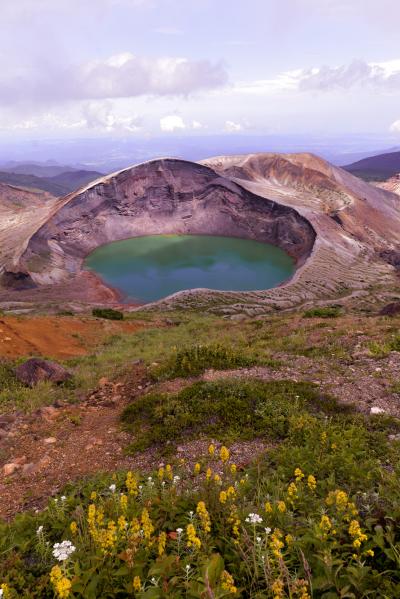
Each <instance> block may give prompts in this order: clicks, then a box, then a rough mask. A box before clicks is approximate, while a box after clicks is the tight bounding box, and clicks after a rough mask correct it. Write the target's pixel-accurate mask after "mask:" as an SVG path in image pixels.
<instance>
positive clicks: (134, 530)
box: [131, 518, 140, 537]
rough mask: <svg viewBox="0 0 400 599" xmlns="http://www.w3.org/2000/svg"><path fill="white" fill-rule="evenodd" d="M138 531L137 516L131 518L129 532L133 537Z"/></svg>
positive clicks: (137, 534)
mask: <svg viewBox="0 0 400 599" xmlns="http://www.w3.org/2000/svg"><path fill="white" fill-rule="evenodd" d="M139 533H140V522H139V520H138V519H137V518H133V520H132V522H131V534H132V536H134V537H137V536H139Z"/></svg>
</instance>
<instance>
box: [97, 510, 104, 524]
mask: <svg viewBox="0 0 400 599" xmlns="http://www.w3.org/2000/svg"><path fill="white" fill-rule="evenodd" d="M96 523H97V526H103V524H104V511H103V508H102V507H99V508H98V509H97V512H96Z"/></svg>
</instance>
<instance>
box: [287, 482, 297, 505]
mask: <svg viewBox="0 0 400 599" xmlns="http://www.w3.org/2000/svg"><path fill="white" fill-rule="evenodd" d="M287 494H288V498H289V500H290V501H291V502H292V503H293V502H294V500H295V499H297V498H298V496H297V487H296V485H295V483H290V485H289V486H288V491H287Z"/></svg>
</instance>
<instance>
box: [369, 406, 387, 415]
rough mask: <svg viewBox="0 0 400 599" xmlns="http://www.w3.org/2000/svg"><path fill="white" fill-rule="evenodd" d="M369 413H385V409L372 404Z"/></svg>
mask: <svg viewBox="0 0 400 599" xmlns="http://www.w3.org/2000/svg"><path fill="white" fill-rule="evenodd" d="M370 414H385V410H383V409H382V408H378V406H373V407H372V408H371V409H370Z"/></svg>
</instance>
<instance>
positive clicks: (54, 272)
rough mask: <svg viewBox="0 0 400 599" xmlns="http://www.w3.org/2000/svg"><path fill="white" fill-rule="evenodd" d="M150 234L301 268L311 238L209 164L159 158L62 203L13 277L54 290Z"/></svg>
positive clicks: (302, 226)
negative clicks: (221, 240) (184, 237)
mask: <svg viewBox="0 0 400 599" xmlns="http://www.w3.org/2000/svg"><path fill="white" fill-rule="evenodd" d="M155 234H195V235H224V236H232V237H241V238H245V239H254V240H258V241H261V242H268V243H272V244H274V245H276V246H278V247H280V248H281V249H283V250H285V251H286V252H287V253H288V254H289V255H291V256H292V257H293V258H294V259H295V260H296V262H297V264H299V265H300V264H303V263H304V262H305V260H306V259H307V257H308V256H309V255H310V254H311V252H312V249H313V246H314V242H315V238H316V234H315V230H314V228H313V226H312V225H311V224H310V222H309V221H308V220H307V219H306V218H304V217H303V216H301V215H300V214H299V213H298V212H297V211H296V210H295V209H293V208H291V207H289V206H285V205H282V204H279V203H277V202H275V201H272V200H269V199H268V198H265V197H260V196H258V195H256V194H254V193H252V192H250V191H248V190H246V189H244V188H243V187H241V186H240V185H238V184H237V183H235V182H233V181H231V180H230V179H229V178H226V177H224V176H221V175H219V174H217V173H216V172H215V171H214V170H212V169H211V168H208V167H206V166H203V165H200V164H194V163H190V162H185V161H181V160H173V159H164V160H157V161H152V162H148V163H144V164H142V165H138V166H136V167H133V168H131V169H127V170H124V171H121V172H120V173H117V174H115V175H112V176H110V177H106V178H104V179H102V180H100V181H99V182H97V183H95V184H94V185H92V186H90V187H89V188H87V189H86V190H83V191H81V192H79V193H77V194H74V195H71V196H69V197H67V198H65V199H64V200H63V201H62V202H61V204H59V205H58V207H57V210H56V211H55V213H54V214H53V215H52V216H50V217H49V219H48V220H47V222H46V223H45V224H44V225H42V226H41V227H40V228H39V229H38V230H37V231H36V233H34V235H33V236H32V237H31V238H30V241H29V243H28V245H27V247H26V250H25V252H24V253H23V255H22V257H21V259H20V261H19V264H18V267H17V268H16V269H14V273H13V276H15V277H19V278H21V277H22V276H24V277H29V278H30V280H31V283H32V284H34V285H35V286H42V285H54V284H56V285H57V284H59V283H62V282H65V281H66V280H68V279H69V278H73V277H76V276H78V275H79V273H80V272H81V269H82V265H83V260H84V258H85V257H86V256H87V255H88V254H89V253H90V252H91V251H93V250H94V249H95V248H97V247H98V246H100V245H104V244H107V243H110V242H112V241H117V240H120V239H126V238H130V237H137V236H144V235H155ZM6 276H7V273H6ZM8 277H10V273H8Z"/></svg>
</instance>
